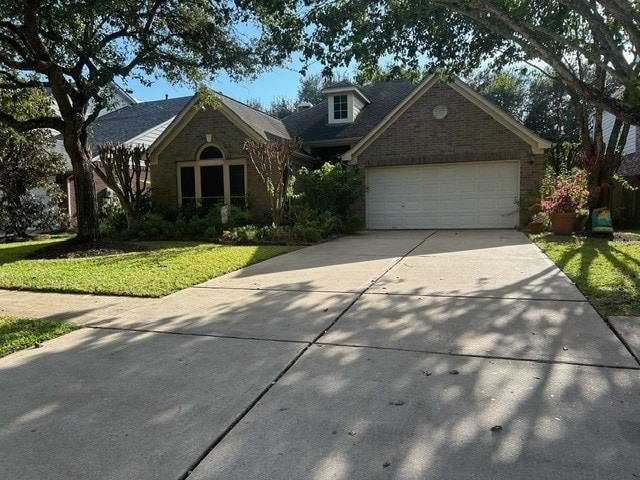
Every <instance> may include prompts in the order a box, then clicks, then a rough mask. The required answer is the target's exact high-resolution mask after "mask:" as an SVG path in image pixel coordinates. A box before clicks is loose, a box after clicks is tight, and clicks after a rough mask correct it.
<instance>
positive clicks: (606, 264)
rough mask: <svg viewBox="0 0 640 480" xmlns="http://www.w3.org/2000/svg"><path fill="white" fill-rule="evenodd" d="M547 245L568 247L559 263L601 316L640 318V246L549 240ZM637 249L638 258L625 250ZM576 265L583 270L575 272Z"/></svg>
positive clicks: (573, 239)
mask: <svg viewBox="0 0 640 480" xmlns="http://www.w3.org/2000/svg"><path fill="white" fill-rule="evenodd" d="M544 242H545V243H548V244H550V245H551V246H552V248H553V245H560V246H563V247H566V251H565V252H564V253H563V254H562V255H561V256H560V258H559V259H558V260H557V262H556V263H557V265H558V266H559V267H560V268H561V269H562V270H565V271H566V270H570V274H571V278H572V280H573V281H574V282H575V283H576V285H577V286H578V288H579V289H580V290H581V291H582V292H583V293H584V294H585V296H586V297H587V298H588V299H589V301H590V302H591V303H592V304H593V306H594V307H595V308H596V309H597V310H598V312H599V313H600V314H601V315H602V316H604V317H607V316H611V315H638V314H640V242H635V243H617V242H611V241H607V240H604V239H598V238H580V239H576V238H573V237H570V238H562V237H548V238H545V240H544ZM633 248H635V249H636V251H637V255H635V256H633V255H630V254H629V253H628V252H626V251H625V250H628V249H633ZM572 262H578V264H579V266H578V267H577V268H576V269H575V271H574V270H573V269H571V267H570V266H571V264H572Z"/></svg>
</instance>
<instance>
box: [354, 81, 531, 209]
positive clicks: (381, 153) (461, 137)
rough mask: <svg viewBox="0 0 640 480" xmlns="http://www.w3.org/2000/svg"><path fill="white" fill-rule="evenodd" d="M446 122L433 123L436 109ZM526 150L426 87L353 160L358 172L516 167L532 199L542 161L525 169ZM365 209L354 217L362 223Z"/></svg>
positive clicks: (446, 94) (482, 115)
mask: <svg viewBox="0 0 640 480" xmlns="http://www.w3.org/2000/svg"><path fill="white" fill-rule="evenodd" d="M439 104H443V105H445V106H446V107H447V109H448V113H447V116H446V117H445V118H444V119H442V120H436V119H435V118H434V117H433V115H432V111H433V108H434V107H435V106H436V105H439ZM530 152H531V147H530V146H529V145H528V144H527V143H526V142H524V140H522V139H521V138H519V137H518V136H517V135H515V134H514V133H512V132H511V131H510V130H508V129H507V128H506V127H504V126H502V125H501V124H500V123H498V122H497V121H496V120H494V119H493V117H491V116H490V115H489V114H488V113H486V112H484V111H483V110H482V109H480V108H478V107H477V106H475V105H474V104H473V103H471V102H470V101H468V100H467V99H466V98H464V97H463V96H462V95H460V94H459V93H457V92H456V91H455V90H453V89H452V88H451V87H449V86H448V85H446V84H441V83H438V84H436V85H434V86H433V87H431V88H430V89H429V90H428V91H427V92H426V93H425V94H424V95H423V96H422V97H421V98H420V99H418V100H417V101H416V103H414V104H413V105H412V106H411V107H410V108H409V109H408V110H407V111H406V112H405V113H404V114H403V115H402V116H401V117H400V118H398V119H397V120H396V121H395V122H394V123H393V124H392V125H391V126H389V128H388V129H387V130H386V131H385V132H384V133H383V134H382V135H380V136H379V137H378V138H377V139H376V140H375V141H374V142H373V143H372V144H371V145H370V146H369V147H367V148H366V149H365V150H364V151H363V152H362V153H360V154H359V155H358V158H357V162H358V166H359V167H360V168H362V169H363V170H364V168H366V167H379V166H396V165H423V164H437V163H451V162H481V161H497V160H519V161H520V195H521V198H526V197H529V196H532V195H535V194H536V192H537V189H538V187H539V185H540V182H541V180H542V174H543V169H544V165H543V159H542V155H538V156H536V157H534V163H533V164H531V163H530ZM364 211H365V210H364V203H363V204H361V205H358V208H357V209H356V212H357V213H358V214H359V215H362V216H363V217H364Z"/></svg>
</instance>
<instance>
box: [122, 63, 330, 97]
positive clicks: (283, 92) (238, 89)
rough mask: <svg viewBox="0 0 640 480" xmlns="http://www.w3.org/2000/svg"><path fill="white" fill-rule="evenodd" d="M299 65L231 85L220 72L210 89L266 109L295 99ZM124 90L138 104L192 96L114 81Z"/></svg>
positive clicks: (157, 85)
mask: <svg viewBox="0 0 640 480" xmlns="http://www.w3.org/2000/svg"><path fill="white" fill-rule="evenodd" d="M299 68H300V63H299V62H290V63H289V64H287V65H286V67H284V68H274V69H272V70H270V71H268V72H266V73H264V74H262V75H260V76H259V77H258V78H257V79H256V80H254V81H240V82H235V81H233V80H231V79H230V78H229V77H228V76H227V75H226V74H225V73H224V72H221V73H220V74H219V75H218V78H217V79H216V81H215V82H212V83H209V86H210V87H211V88H213V89H214V90H216V91H218V92H220V93H222V94H224V95H227V96H229V97H231V98H234V99H236V100H239V101H241V102H246V101H247V100H249V99H259V100H260V102H261V103H262V105H263V107H264V108H268V107H269V105H270V104H271V102H272V101H273V100H275V99H276V98H278V97H287V98H291V99H295V97H296V95H297V93H298V86H299V84H300V79H301V78H302V75H300V74H299V73H298V70H299ZM321 70H322V68H321V66H320V65H319V64H315V65H311V66H310V68H309V73H311V74H313V73H318V72H320V71H321ZM118 83H119V84H120V85H121V86H123V87H125V88H126V89H130V90H133V93H132V95H133V96H134V97H135V98H136V99H138V100H141V101H149V100H162V99H164V98H165V95H169V98H176V97H183V96H186V95H192V94H193V89H192V88H191V87H189V86H180V85H171V84H169V83H168V82H166V81H165V80H157V81H155V82H154V83H153V85H152V86H150V87H146V86H144V85H141V84H140V83H139V82H136V81H133V80H129V81H128V82H127V83H126V84H125V83H124V82H122V81H120V82H118Z"/></svg>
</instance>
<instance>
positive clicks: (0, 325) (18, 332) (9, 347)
mask: <svg viewBox="0 0 640 480" xmlns="http://www.w3.org/2000/svg"><path fill="white" fill-rule="evenodd" d="M77 328H79V327H77V326H75V325H72V324H70V323H65V322H54V321H51V320H34V319H31V318H17V317H3V316H0V357H3V356H5V355H8V354H10V353H13V352H17V351H18V350H22V349H24V348H29V347H32V346H33V345H34V344H36V343H39V342H44V341H45V340H50V339H52V338H55V337H59V336H60V335H64V334H65V333H69V332H71V331H73V330H75V329H77Z"/></svg>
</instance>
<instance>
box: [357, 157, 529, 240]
mask: <svg viewBox="0 0 640 480" xmlns="http://www.w3.org/2000/svg"><path fill="white" fill-rule="evenodd" d="M519 178H520V168H519V163H518V162H477V163H475V162H474V163H455V164H440V165H420V166H404V167H378V168H368V169H367V185H368V186H369V190H368V192H367V227H368V228H372V229H390V228H407V229H411V228H416V229H417V228H512V227H515V226H516V225H517V224H518V220H519V218H518V205H517V204H516V203H515V201H516V199H517V198H518V197H519V191H520V181H519Z"/></svg>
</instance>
